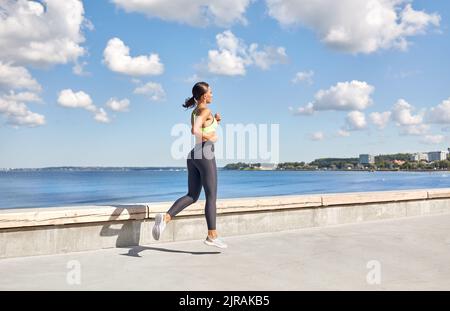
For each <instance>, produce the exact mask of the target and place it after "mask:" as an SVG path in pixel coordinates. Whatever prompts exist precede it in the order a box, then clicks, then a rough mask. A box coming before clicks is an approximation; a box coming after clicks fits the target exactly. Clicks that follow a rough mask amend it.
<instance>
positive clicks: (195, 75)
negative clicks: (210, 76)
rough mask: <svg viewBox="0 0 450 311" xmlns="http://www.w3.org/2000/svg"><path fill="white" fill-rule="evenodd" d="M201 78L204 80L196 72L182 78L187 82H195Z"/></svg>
mask: <svg viewBox="0 0 450 311" xmlns="http://www.w3.org/2000/svg"><path fill="white" fill-rule="evenodd" d="M202 80H204V79H203V78H202V77H201V76H199V75H198V74H197V73H194V74H193V75H192V76H190V77H187V78H186V79H184V81H185V82H189V83H196V82H199V81H202Z"/></svg>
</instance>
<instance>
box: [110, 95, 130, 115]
mask: <svg viewBox="0 0 450 311" xmlns="http://www.w3.org/2000/svg"><path fill="white" fill-rule="evenodd" d="M129 106H130V101H129V100H128V99H127V98H124V99H122V100H118V99H116V98H110V99H109V100H108V102H107V103H106V107H108V108H109V109H111V110H114V111H121V112H125V111H128V108H129Z"/></svg>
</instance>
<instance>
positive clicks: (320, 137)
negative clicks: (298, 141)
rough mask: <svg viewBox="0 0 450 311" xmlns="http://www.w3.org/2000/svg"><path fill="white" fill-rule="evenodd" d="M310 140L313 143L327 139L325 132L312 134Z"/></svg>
mask: <svg viewBox="0 0 450 311" xmlns="http://www.w3.org/2000/svg"><path fill="white" fill-rule="evenodd" d="M310 139H311V140H313V141H320V140H324V139H325V134H324V133H323V132H314V133H312V134H311V136H310Z"/></svg>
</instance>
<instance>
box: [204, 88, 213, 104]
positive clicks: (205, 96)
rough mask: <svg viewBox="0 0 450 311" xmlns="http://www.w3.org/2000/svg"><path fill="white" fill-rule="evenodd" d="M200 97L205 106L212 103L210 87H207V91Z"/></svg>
mask: <svg viewBox="0 0 450 311" xmlns="http://www.w3.org/2000/svg"><path fill="white" fill-rule="evenodd" d="M202 96H203V99H204V100H205V102H206V103H207V104H209V103H211V102H212V98H213V94H212V91H211V87H208V91H207V92H206V93H205V94H203V95H202Z"/></svg>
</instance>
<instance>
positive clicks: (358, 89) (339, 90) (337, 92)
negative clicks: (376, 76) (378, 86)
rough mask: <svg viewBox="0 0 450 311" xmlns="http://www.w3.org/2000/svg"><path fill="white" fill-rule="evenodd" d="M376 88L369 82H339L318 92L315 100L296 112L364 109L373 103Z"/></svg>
mask: <svg viewBox="0 0 450 311" xmlns="http://www.w3.org/2000/svg"><path fill="white" fill-rule="evenodd" d="M374 90H375V88H374V87H373V86H371V85H370V84H368V83H367V82H361V81H355V80H354V81H351V82H339V83H337V84H336V85H335V86H332V87H331V88H329V89H328V90H320V91H319V92H317V93H316V95H315V96H314V97H315V100H314V101H313V102H311V103H308V104H307V105H306V106H305V107H301V108H298V109H297V111H296V114H303V115H311V114H312V113H313V112H314V111H319V110H342V111H346V110H347V111H348V110H364V109H366V108H367V107H368V106H370V105H371V104H372V102H373V101H372V98H371V95H372V93H373V91H374Z"/></svg>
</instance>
